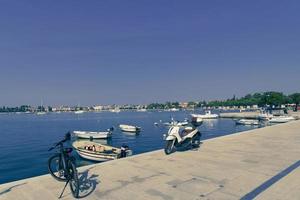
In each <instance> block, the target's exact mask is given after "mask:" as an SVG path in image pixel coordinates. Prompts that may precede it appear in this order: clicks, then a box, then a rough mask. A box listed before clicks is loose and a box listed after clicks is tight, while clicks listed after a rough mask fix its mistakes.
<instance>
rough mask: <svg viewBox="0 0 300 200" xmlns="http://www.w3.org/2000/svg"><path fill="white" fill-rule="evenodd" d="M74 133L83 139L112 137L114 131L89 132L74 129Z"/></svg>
mask: <svg viewBox="0 0 300 200" xmlns="http://www.w3.org/2000/svg"><path fill="white" fill-rule="evenodd" d="M73 133H74V135H75V136H76V137H78V138H82V139H106V138H110V137H111V135H112V133H111V132H109V131H107V132H88V131H74V132H73Z"/></svg>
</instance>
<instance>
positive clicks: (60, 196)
mask: <svg viewBox="0 0 300 200" xmlns="http://www.w3.org/2000/svg"><path fill="white" fill-rule="evenodd" d="M68 183H69V180H68V181H67V182H66V184H65V187H64V189H63V190H62V192H61V194H60V196H59V198H58V199H61V197H62V195H63V194H64V192H65V189H66V187H67V185H68Z"/></svg>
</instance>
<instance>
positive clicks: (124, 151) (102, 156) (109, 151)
mask: <svg viewBox="0 0 300 200" xmlns="http://www.w3.org/2000/svg"><path fill="white" fill-rule="evenodd" d="M72 146H73V147H74V149H75V150H76V152H77V153H78V154H79V156H80V157H82V158H84V159H88V160H93V161H98V162H103V161H109V160H115V159H118V158H123V157H127V156H131V155H132V151H131V150H129V148H128V147H127V146H123V147H121V148H116V147H112V146H109V145H103V144H99V143H96V142H90V141H75V142H73V144H72Z"/></svg>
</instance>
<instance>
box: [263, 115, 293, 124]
mask: <svg viewBox="0 0 300 200" xmlns="http://www.w3.org/2000/svg"><path fill="white" fill-rule="evenodd" d="M293 120H295V118H294V117H292V116H278V117H272V118H271V119H270V120H269V122H270V123H286V122H290V121H293Z"/></svg>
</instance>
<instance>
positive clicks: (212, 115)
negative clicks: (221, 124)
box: [192, 110, 219, 119]
mask: <svg viewBox="0 0 300 200" xmlns="http://www.w3.org/2000/svg"><path fill="white" fill-rule="evenodd" d="M218 117H219V115H218V114H212V113H211V111H210V110H207V111H205V114H204V115H202V114H192V118H200V119H216V118H218Z"/></svg>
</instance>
